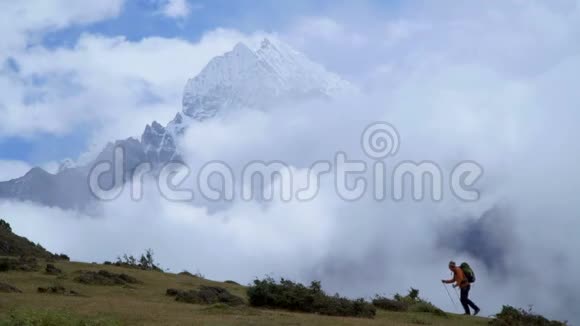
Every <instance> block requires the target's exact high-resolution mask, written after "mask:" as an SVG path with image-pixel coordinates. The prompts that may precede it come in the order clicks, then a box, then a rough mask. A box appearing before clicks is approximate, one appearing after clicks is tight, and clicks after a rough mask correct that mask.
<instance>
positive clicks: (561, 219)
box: [0, 1, 580, 321]
mask: <svg viewBox="0 0 580 326" xmlns="http://www.w3.org/2000/svg"><path fill="white" fill-rule="evenodd" d="M498 6H499V7H498ZM444 8H454V9H452V10H443V9H444ZM579 15H580V12H579V11H578V7H577V3H576V2H572V1H562V2H557V3H556V2H554V3H553V4H552V3H550V4H547V3H540V2H526V3H522V2H504V3H502V4H501V5H498V4H497V3H496V7H492V6H491V5H488V4H485V3H480V5H479V6H470V7H462V6H459V7H457V6H453V7H448V6H442V5H439V3H438V4H437V6H434V5H433V6H431V5H429V4H423V5H420V6H417V5H413V6H412V7H409V8H404V10H402V12H401V15H400V17H398V18H397V19H396V20H389V21H387V22H386V23H384V24H381V23H380V22H379V19H378V18H377V17H376V16H372V15H370V16H368V17H367V16H356V17H346V16H344V14H342V13H341V12H340V10H337V13H336V15H335V16H334V17H324V18H312V17H309V18H302V19H300V20H299V21H298V22H297V23H296V25H295V26H290V27H289V28H288V29H287V30H285V31H282V32H280V36H281V37H283V38H285V39H287V40H294V41H295V42H294V44H298V46H300V47H301V48H302V49H303V50H305V51H306V52H307V53H309V54H311V55H312V56H313V57H315V58H318V59H322V61H323V62H325V63H326V64H327V65H328V66H330V67H336V66H339V67H342V68H340V69H338V70H341V71H342V72H344V73H345V74H347V75H348V76H353V77H354V78H353V79H355V80H357V81H358V82H360V83H361V84H363V85H364V86H365V87H364V89H365V92H364V95H362V96H360V97H356V98H351V99H345V100H343V101H342V102H340V103H331V104H323V103H320V102H318V103H306V104H304V103H302V104H297V105H295V106H286V107H281V108H272V110H271V111H269V112H240V113H239V114H237V115H234V116H233V117H230V118H229V119H225V120H219V121H218V120H216V121H212V122H208V123H206V124H203V125H199V126H196V128H192V129H191V130H190V131H189V132H188V134H187V135H186V138H185V140H184V141H183V143H182V144H181V146H182V150H183V151H184V153H186V158H187V161H188V163H189V164H190V165H191V166H192V167H193V168H194V169H195V168H199V167H200V166H201V165H203V163H204V162H206V161H208V160H223V161H225V162H227V163H228V164H230V165H231V166H232V167H234V169H235V168H236V167H241V166H242V165H243V164H244V163H245V162H248V161H251V160H283V161H285V162H287V163H288V164H289V165H291V166H292V168H293V169H294V170H295V171H296V174H297V175H298V178H303V177H304V171H305V169H306V168H307V167H308V166H309V165H310V164H312V163H313V162H315V161H317V160H321V159H329V158H331V157H332V156H333V154H334V153H336V152H337V151H344V152H346V153H348V154H349V156H350V157H352V158H361V159H365V160H367V161H368V162H371V160H370V159H369V158H368V157H365V156H364V154H363V153H362V152H361V149H360V145H359V142H360V133H361V132H362V130H363V129H364V127H365V126H366V125H368V124H369V123H371V122H374V121H388V122H390V123H391V124H393V125H395V126H396V127H397V129H398V130H399V132H400V133H401V139H402V143H401V151H400V152H399V153H398V155H397V156H396V157H394V158H392V159H389V160H387V164H388V165H389V166H390V167H392V166H395V164H396V163H397V162H400V161H402V160H413V161H422V160H431V161H434V162H437V163H438V164H440V166H441V167H442V169H443V170H444V171H448V170H449V169H451V168H452V167H453V166H454V165H455V164H456V163H457V162H458V161H460V160H466V159H469V160H474V161H476V162H478V163H479V164H481V165H482V166H483V167H484V168H485V174H484V177H483V178H482V180H481V182H480V183H479V184H478V185H479V187H480V190H481V195H482V198H481V200H480V201H478V202H475V203H464V202H461V201H458V200H456V199H455V198H454V197H453V196H445V198H444V199H443V200H442V201H441V202H431V201H423V202H413V201H411V200H405V201H403V202H393V201H385V202H375V201H372V200H369V199H364V200H361V201H357V202H346V201H343V200H341V199H340V198H338V197H337V196H336V195H335V193H334V189H333V180H331V179H328V178H323V179H322V188H321V191H320V193H319V195H318V196H317V197H316V198H315V199H314V200H312V201H310V202H296V201H292V202H289V203H285V202H282V201H273V202H268V203H263V202H259V201H249V202H246V201H239V200H238V201H234V202H232V203H223V205H220V206H219V207H218V208H217V209H215V207H211V206H212V205H210V204H207V203H204V202H203V201H197V202H196V205H190V204H187V203H175V202H168V201H166V200H164V199H162V198H160V197H159V196H158V194H157V192H156V189H155V188H154V187H148V188H147V189H149V190H147V191H148V193H147V194H146V197H145V199H144V200H142V201H141V202H133V201H131V200H129V198H128V197H126V196H124V197H122V198H119V199H118V200H116V201H113V202H111V203H107V204H103V214H102V217H100V218H89V217H86V216H83V215H82V214H80V213H77V212H67V211H61V210H58V209H49V208H43V207H38V206H35V205H31V204H27V203H11V202H4V203H0V211H1V212H2V215H3V216H6V217H7V218H8V220H9V221H10V222H11V223H12V224H13V228H14V229H15V230H16V232H19V233H22V234H24V235H26V236H29V237H30V238H31V239H33V240H34V241H38V242H41V243H43V244H45V246H46V247H47V248H48V249H50V250H53V251H58V252H66V253H68V254H70V255H71V257H72V258H73V259H81V260H87V261H102V260H111V259H113V258H114V257H116V256H117V255H119V254H123V253H125V252H127V253H133V254H137V253H139V252H141V251H142V250H144V249H146V248H153V249H154V251H155V252H156V254H157V257H158V259H159V262H160V263H161V264H162V265H163V266H165V267H168V268H171V269H172V270H173V271H180V270H181V269H189V270H191V271H198V270H199V271H200V272H202V273H203V274H205V275H206V276H207V277H209V278H215V279H235V280H238V281H241V282H248V281H250V280H251V279H252V278H254V277H261V276H263V275H265V274H272V275H275V276H285V277H290V278H294V279H297V280H300V281H310V280H312V279H320V280H322V282H323V285H325V286H326V287H327V289H329V290H330V291H339V292H341V293H344V294H348V295H352V296H372V295H374V294H375V293H386V294H393V293H394V292H403V291H405V290H406V289H407V288H408V287H410V286H413V287H416V288H419V289H421V291H422V293H423V295H424V296H425V297H427V298H428V299H430V300H432V301H433V302H434V303H436V304H438V305H440V306H442V307H445V308H446V309H448V310H453V307H452V306H451V305H450V303H449V302H448V298H447V294H446V293H445V292H444V289H442V288H441V285H440V284H439V280H440V279H442V278H446V277H447V276H448V275H447V270H446V264H447V261H449V260H451V259H454V260H457V261H462V260H468V261H469V262H470V263H472V265H473V266H474V268H475V270H476V273H477V275H478V281H477V283H476V284H475V286H474V290H473V298H474V300H476V301H477V302H478V304H479V305H480V306H482V307H483V309H484V313H485V314H492V313H495V312H497V311H498V310H499V309H500V308H501V305H503V304H513V305H518V306H522V307H525V306H527V305H528V304H533V305H534V307H535V309H536V310H538V311H539V312H541V313H547V314H549V315H550V316H553V317H554V318H560V319H570V320H572V321H578V320H580V315H578V312H577V309H576V307H577V306H578V304H579V303H580V286H579V285H578V284H577V283H578V282H574V280H573V276H571V275H575V271H577V270H578V269H579V268H580V259H579V258H578V255H577V254H576V250H577V248H578V247H579V246H580V243H579V242H578V240H577V237H576V236H575V233H574V232H575V230H577V229H578V227H580V219H579V217H580V216H578V214H579V213H578V210H577V205H576V202H577V200H576V197H577V189H578V188H579V187H578V186H580V176H579V174H578V173H576V170H575V169H576V167H577V166H578V163H580V162H579V161H580V155H579V153H580V151H578V149H579V148H578V145H577V142H576V139H578V136H580V135H579V134H578V129H577V127H576V126H575V122H576V121H578V118H580V117H579V113H578V111H577V106H578V105H579V104H580V96H579V95H578V92H576V89H575V87H576V85H577V81H578V76H579V75H580V74H579V73H580V56H579V52H578V50H580V47H579V46H578V45H577V42H575V40H577V36H578V35H577V33H578V31H580V29H579V28H578V25H577V24H578V23H577V22H578V21H579V20H578V19H577V18H578V16H579ZM365 18H367V19H365ZM365 21H366V22H367V23H364V22H365ZM304 24H306V25H304ZM312 24H314V26H319V27H320V29H319V30H318V31H317V33H314V34H308V33H306V32H304V27H303V26H313V25H312ZM307 30H308V29H307ZM530 30H533V31H536V32H535V33H530V32H529V31H530ZM224 33H225V32H224ZM230 33H231V32H230ZM226 34H227V33H226ZM217 35H218V36H219V35H221V34H219V33H217ZM227 35H231V34H227ZM234 35H236V37H222V38H220V37H217V38H215V39H214V38H211V37H208V38H206V39H204V40H203V41H202V42H201V43H200V45H198V46H197V47H195V46H192V45H191V44H189V43H187V42H182V41H176V40H166V39H146V40H142V41H140V42H137V43H135V42H128V41H126V40H123V39H114V40H111V39H107V38H102V37H98V36H94V35H86V36H84V37H83V38H82V39H81V40H80V41H79V43H78V45H77V47H76V48H75V49H73V50H68V49H57V50H55V51H53V50H46V49H31V50H30V53H27V55H26V56H24V57H23V58H24V59H22V60H21V61H22V63H21V64H22V65H23V67H26V66H27V64H26V62H27V60H30V61H28V62H34V64H29V65H28V66H29V67H34V69H32V68H28V69H27V68H21V69H22V71H24V72H27V71H29V72H30V73H32V72H33V71H38V72H39V73H46V74H48V73H51V74H54V72H55V71H67V69H72V68H70V67H73V68H74V69H77V70H78V69H82V70H81V71H82V74H80V75H82V76H83V80H85V82H86V83H87V85H92V86H91V87H87V88H88V89H90V90H89V91H86V92H81V94H85V93H87V94H88V95H87V96H90V98H92V99H97V98H99V97H100V95H102V94H104V93H98V92H97V93H93V92H95V91H94V90H93V89H95V88H97V87H96V85H104V84H107V85H110V84H111V83H112V84H113V85H117V86H118V88H119V90H118V91H119V92H120V93H123V94H125V92H129V93H131V92H137V93H138V92H140V91H143V89H147V90H148V91H150V92H152V94H153V95H155V96H154V97H158V98H162V99H164V100H163V101H161V103H169V102H171V101H173V103H172V104H171V105H168V106H171V107H172V108H171V109H169V108H168V109H167V110H160V111H163V114H168V115H173V114H174V113H175V112H176V111H177V110H178V108H179V103H178V102H179V96H180V94H179V93H180V91H181V87H182V85H183V82H184V80H185V79H186V78H187V77H190V76H191V75H192V72H194V71H199V69H200V68H201V67H202V65H203V62H205V61H207V60H208V59H209V57H210V56H212V55H213V53H214V51H218V50H220V51H221V50H225V49H226V48H227V47H229V46H230V45H231V42H233V41H234V39H236V40H237V39H243V38H244V37H246V36H243V34H234ZM341 35H351V36H352V37H350V38H349V39H351V40H356V42H354V41H353V42H354V43H348V44H354V45H349V46H345V45H344V43H340V42H336V38H338V37H340V36H341ZM357 35H360V36H357ZM206 43H208V44H209V45H206ZM210 45H211V46H210ZM315 45H317V46H315ZM176 49H180V50H182V51H178V50H176ZM207 49H210V50H207ZM338 49H340V51H338ZM166 51H167V52H166ZM78 53H82V55H78ZM93 53H94V54H98V55H95V59H93V61H90V62H91V63H92V64H91V65H90V67H88V66H87V65H85V64H84V62H85V61H84V60H85V59H86V58H91V54H93ZM177 53H179V54H177ZM355 53H356V55H354V54H355ZM109 54H110V55H111V56H110V57H108V55H109ZM193 56H195V57H197V58H200V59H199V65H197V63H195V65H194V64H193V63H190V64H191V69H190V70H187V71H183V70H182V69H181V68H179V69H178V68H175V70H171V69H169V68H168V69H169V70H171V71H168V70H166V69H165V68H164V67H162V66H160V65H159V64H158V63H159V62H175V60H182V61H181V62H189V61H188V60H189V59H190V58H191V57H193ZM331 57H334V58H331ZM44 58H52V59H53V60H47V61H46V62H45V64H44V65H42V64H39V62H41V63H42V60H44ZM97 58H103V59H102V62H101V61H100V60H101V59H97ZM122 58H125V59H126V61H124V62H125V63H126V64H125V65H121V66H122V67H123V68H122V69H119V71H111V70H110V69H108V68H107V67H108V65H107V62H110V61H111V60H113V61H114V60H121V59H122ZM135 58H139V60H140V61H134V60H137V59H135ZM325 58H331V59H328V60H325ZM26 59H27V60H26ZM55 62H56V64H55ZM64 62H66V63H64ZM195 62H198V61H197V59H196V61H195ZM49 63H50V64H49ZM145 66H147V67H148V68H147V69H145V70H143V69H140V68H142V67H145ZM74 69H73V71H75V70H74ZM158 70H162V71H158ZM119 76H121V77H119ZM174 78H175V79H174ZM179 78H183V80H179ZM119 80H122V83H119V84H116V83H117V82H119ZM135 80H139V81H143V80H146V81H148V83H150V84H147V83H146V85H147V87H145V86H142V85H141V84H140V82H137V84H138V86H133V87H129V86H130V85H133V84H132V83H133V82H134V81H135ZM104 81H106V82H107V83H103V82H104ZM173 87H176V88H175V89H174V88H173ZM127 89H129V90H132V91H127ZM49 93H51V94H53V93H54V92H53V91H51V92H49ZM113 94H114V93H113ZM123 94H121V95H119V98H123V99H124V100H117V99H116V98H115V96H111V97H109V96H107V97H106V98H105V99H99V100H100V101H105V102H98V103H97V104H98V105H95V106H94V109H90V110H88V112H91V113H90V114H89V116H92V117H93V118H94V117H97V116H98V117H100V118H101V119H103V120H105V121H108V120H107V116H108V115H111V114H112V112H115V111H113V110H111V111H109V113H103V112H98V111H99V108H104V107H110V105H107V104H111V103H112V104H114V105H117V106H114V105H113V107H115V108H116V110H119V111H120V110H122V112H123V113H122V115H125V114H127V115H128V116H130V117H132V118H134V117H139V119H141V118H143V119H144V120H146V119H149V118H150V117H151V116H153V115H154V114H153V113H152V112H157V111H156V108H157V107H158V106H161V104H157V105H151V104H147V105H137V102H138V101H137V100H135V98H139V97H131V96H127V95H126V94H125V95H123ZM73 98H74V96H73ZM127 98H129V100H126V99H127ZM58 101H60V99H59V100H58ZM79 101H80V100H79ZM106 101H111V102H106ZM117 101H118V102H117ZM59 103H60V102H59ZM83 103H84V102H83ZM119 103H120V104H124V105H120V104H119ZM65 107H66V108H63V110H70V109H67V108H70V106H65ZM121 108H122V109H121ZM140 110H144V111H140ZM97 112H98V113H97ZM143 112H144V113H143ZM83 113H85V112H83ZM139 113H142V114H139ZM63 114H64V115H65V116H66V117H71V118H70V119H82V118H78V117H77V118H75V114H74V113H72V112H64V113H63ZM160 118H162V117H161V114H160ZM49 121H50V120H49ZM75 121H76V120H75ZM122 121H123V120H122ZM0 123H1V122H0ZM139 123H141V121H136V122H135V130H137V129H138V126H137V125H138V124H139ZM55 126H56V127H55V128H56V129H55V130H58V128H65V127H64V126H63V127H58V124H57V123H56V122H55ZM113 126H119V125H115V124H113ZM4 128H8V127H3V129H2V130H5V129H4ZM7 130H9V129H7ZM129 130H132V129H131V128H129ZM107 134H109V133H107ZM112 134H113V133H111V135H112ZM210 136H211V137H210ZM57 234H66V236H57ZM555 274H557V275H565V277H555ZM540 294H541V295H540Z"/></svg>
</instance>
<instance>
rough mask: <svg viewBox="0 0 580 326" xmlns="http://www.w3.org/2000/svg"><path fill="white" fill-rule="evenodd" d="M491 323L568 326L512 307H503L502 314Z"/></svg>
mask: <svg viewBox="0 0 580 326" xmlns="http://www.w3.org/2000/svg"><path fill="white" fill-rule="evenodd" d="M495 317H496V318H495V319H493V320H491V321H490V322H489V324H490V325H493V326H566V325H567V323H566V322H560V321H555V320H548V319H547V318H545V317H544V316H540V315H536V314H534V313H532V311H531V309H529V310H528V311H525V310H523V309H516V308H514V307H511V306H503V308H502V310H501V312H500V313H499V314H497V315H495Z"/></svg>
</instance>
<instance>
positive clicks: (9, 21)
mask: <svg viewBox="0 0 580 326" xmlns="http://www.w3.org/2000/svg"><path fill="white" fill-rule="evenodd" d="M123 2H124V1H123V0H102V1H89V2H84V1H83V2H77V1H67V0H33V1H2V2H1V3H0V38H1V39H2V43H1V44H0V61H2V60H4V58H5V56H6V55H10V54H11V52H12V51H15V50H19V49H22V48H23V47H25V46H26V45H27V44H28V43H29V42H30V41H34V40H35V38H36V40H37V39H38V37H39V36H40V35H42V34H43V33H46V32H48V31H53V30H57V29H62V28H65V27H68V26H71V25H74V24H89V23H93V22H97V21H100V20H102V19H106V18H110V17H114V16H116V15H118V14H119V13H120V11H121V8H122V6H123Z"/></svg>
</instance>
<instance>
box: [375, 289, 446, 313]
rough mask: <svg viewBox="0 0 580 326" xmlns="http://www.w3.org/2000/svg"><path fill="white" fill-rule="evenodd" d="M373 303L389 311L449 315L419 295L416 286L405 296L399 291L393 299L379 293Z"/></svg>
mask: <svg viewBox="0 0 580 326" xmlns="http://www.w3.org/2000/svg"><path fill="white" fill-rule="evenodd" d="M373 305H374V306H375V307H377V308H379V309H383V310H389V311H410V312H427V313H432V314H435V315H437V316H442V317H446V316H447V314H446V313H445V312H444V311H443V310H441V309H439V308H437V307H436V306H435V305H433V304H432V303H431V302H429V301H427V300H424V299H422V298H421V297H419V290H417V289H414V288H411V289H410V290H409V293H408V294H407V295H405V296H403V295H400V294H398V293H397V294H395V296H394V298H393V299H389V298H385V297H382V296H378V295H377V296H376V297H375V299H374V300H373Z"/></svg>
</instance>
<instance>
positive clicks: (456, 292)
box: [453, 288, 461, 300]
mask: <svg viewBox="0 0 580 326" xmlns="http://www.w3.org/2000/svg"><path fill="white" fill-rule="evenodd" d="M453 289H454V290H455V294H457V299H460V300H461V295H459V291H458V290H457V288H453Z"/></svg>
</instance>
